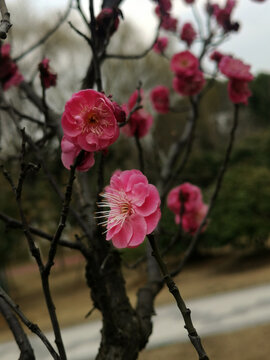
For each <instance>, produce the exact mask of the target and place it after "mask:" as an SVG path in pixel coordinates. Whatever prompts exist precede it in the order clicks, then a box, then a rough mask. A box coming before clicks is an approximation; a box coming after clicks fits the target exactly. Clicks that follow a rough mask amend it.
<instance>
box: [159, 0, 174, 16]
mask: <svg viewBox="0 0 270 360" xmlns="http://www.w3.org/2000/svg"><path fill="white" fill-rule="evenodd" d="M171 8H172V3H171V0H159V5H157V6H156V8H155V13H156V14H157V15H158V16H161V15H162V14H167V13H168V12H169V11H170V10H171Z"/></svg>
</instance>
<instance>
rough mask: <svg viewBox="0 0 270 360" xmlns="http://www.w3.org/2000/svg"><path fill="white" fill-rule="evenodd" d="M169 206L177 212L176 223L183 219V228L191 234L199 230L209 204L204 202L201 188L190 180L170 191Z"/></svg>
mask: <svg viewBox="0 0 270 360" xmlns="http://www.w3.org/2000/svg"><path fill="white" fill-rule="evenodd" d="M167 206H168V208H169V209H170V210H171V211H172V212H173V213H174V214H175V222H176V224H180V221H181V220H182V227H183V230H184V231H186V232H188V233H190V234H191V235H193V234H194V233H195V232H196V231H197V230H198V228H199V226H200V224H201V222H202V220H203V219H204V217H205V215H206V213H207V211H208V206H207V205H206V204H204V203H203V199H202V193H201V190H200V189H199V188H198V186H195V185H192V184H190V183H188V182H186V183H183V184H182V185H179V186H177V187H175V188H173V189H172V190H171V191H170V192H169V194H168V197H167ZM181 218H182V219H181Z"/></svg>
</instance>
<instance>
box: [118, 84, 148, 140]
mask: <svg viewBox="0 0 270 360" xmlns="http://www.w3.org/2000/svg"><path fill="white" fill-rule="evenodd" d="M139 94H140V97H141V98H142V99H143V92H142V90H140V93H139V92H138V90H135V91H134V93H133V94H132V95H131V96H130V98H129V100H128V103H127V104H123V105H122V108H123V110H124V111H125V112H126V115H127V116H128V115H129V113H130V112H131V111H132V110H133V109H134V107H135V105H136V103H137V100H138V96H139ZM152 124H153V117H152V116H151V115H150V114H149V113H148V112H146V111H145V110H144V109H139V110H137V111H135V112H134V113H132V115H131V116H130V118H129V121H128V123H127V124H126V125H125V126H123V127H122V128H121V130H122V132H123V133H124V134H125V135H127V136H138V137H139V138H141V137H143V136H145V135H147V134H148V132H149V130H150V128H151V126H152Z"/></svg>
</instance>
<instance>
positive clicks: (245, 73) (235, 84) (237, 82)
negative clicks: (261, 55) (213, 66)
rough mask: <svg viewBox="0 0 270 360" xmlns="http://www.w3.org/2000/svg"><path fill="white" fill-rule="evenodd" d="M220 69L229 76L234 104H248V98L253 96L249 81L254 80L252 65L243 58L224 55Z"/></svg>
mask: <svg viewBox="0 0 270 360" xmlns="http://www.w3.org/2000/svg"><path fill="white" fill-rule="evenodd" d="M219 70H220V71H221V73H222V74H224V75H225V76H227V77H228V78H229V83H228V92H229V97H230V99H231V101H232V102H233V103H234V104H240V103H241V104H245V105H247V103H248V98H249V97H250V96H251V91H250V90H249V88H248V83H249V82H250V81H251V80H253V75H252V74H251V72H250V66H249V65H246V64H244V63H243V62H242V61H241V60H238V59H234V58H232V57H230V56H223V57H222V59H221V60H220V62H219Z"/></svg>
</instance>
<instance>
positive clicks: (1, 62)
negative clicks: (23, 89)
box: [0, 44, 23, 91]
mask: <svg viewBox="0 0 270 360" xmlns="http://www.w3.org/2000/svg"><path fill="white" fill-rule="evenodd" d="M0 51H1V56H0V83H1V85H2V87H3V90H4V91H6V90H8V89H9V88H10V87H11V86H17V85H19V84H20V83H21V82H22V81H23V76H22V75H21V73H20V72H19V69H18V66H17V65H16V64H15V62H14V61H13V60H12V59H11V57H10V44H4V45H2V46H1V50H0Z"/></svg>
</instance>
